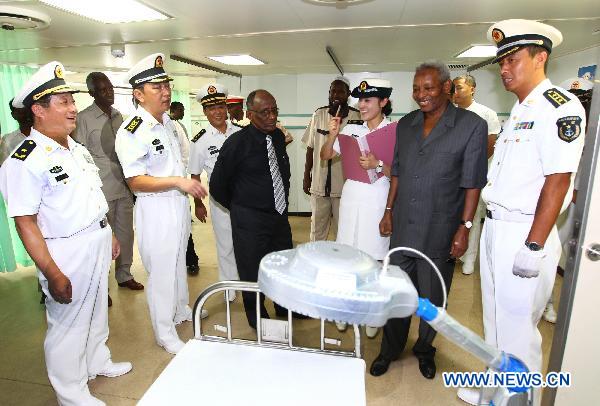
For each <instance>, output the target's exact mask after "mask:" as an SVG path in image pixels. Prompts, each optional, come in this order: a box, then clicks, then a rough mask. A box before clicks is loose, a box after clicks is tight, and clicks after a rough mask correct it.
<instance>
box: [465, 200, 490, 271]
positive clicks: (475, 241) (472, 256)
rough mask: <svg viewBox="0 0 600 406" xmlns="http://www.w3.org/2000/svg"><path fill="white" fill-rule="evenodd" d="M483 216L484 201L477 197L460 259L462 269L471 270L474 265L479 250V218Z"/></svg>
mask: <svg viewBox="0 0 600 406" xmlns="http://www.w3.org/2000/svg"><path fill="white" fill-rule="evenodd" d="M483 217H485V203H484V202H483V201H482V200H481V199H479V203H478V204H477V210H476V211H475V216H473V226H472V227H471V230H470V231H469V246H468V247H467V251H466V252H465V253H464V255H463V256H462V257H460V260H461V261H462V262H463V271H464V270H466V271H471V270H473V268H474V267H475V260H476V259H477V251H479V239H480V237H481V219H482V218H483Z"/></svg>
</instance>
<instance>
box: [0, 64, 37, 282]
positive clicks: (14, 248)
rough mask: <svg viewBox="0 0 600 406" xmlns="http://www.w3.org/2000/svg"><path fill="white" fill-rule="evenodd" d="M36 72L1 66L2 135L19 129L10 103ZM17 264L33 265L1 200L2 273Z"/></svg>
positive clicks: (0, 259)
mask: <svg viewBox="0 0 600 406" xmlns="http://www.w3.org/2000/svg"><path fill="white" fill-rule="evenodd" d="M35 72H36V69H33V68H29V67H27V66H16V65H0V126H2V134H7V133H9V132H12V131H14V130H16V129H17V128H18V124H17V122H16V121H15V120H13V118H12V117H11V115H10V109H9V107H8V102H9V101H10V99H12V98H13V97H15V95H16V93H17V92H18V91H19V89H21V87H22V86H23V85H24V84H25V81H27V79H29V78H30V77H31V75H33V74H34V73H35ZM16 264H20V265H23V266H29V265H33V261H32V260H31V258H29V255H27V251H25V248H24V247H23V244H22V243H21V239H20V238H19V236H18V235H17V230H16V229H15V223H14V221H13V219H11V218H8V217H7V215H6V205H5V202H4V200H3V199H0V272H12V271H14V270H15V269H16Z"/></svg>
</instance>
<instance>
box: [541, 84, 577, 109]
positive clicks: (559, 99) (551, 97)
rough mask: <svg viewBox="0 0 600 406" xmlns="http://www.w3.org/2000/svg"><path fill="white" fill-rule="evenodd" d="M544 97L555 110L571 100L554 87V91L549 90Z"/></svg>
mask: <svg viewBox="0 0 600 406" xmlns="http://www.w3.org/2000/svg"><path fill="white" fill-rule="evenodd" d="M544 97H545V98H546V100H548V101H549V102H550V104H552V105H553V106H554V107H555V108H558V107H560V106H562V105H563V104H565V103H567V102H568V101H569V100H571V99H570V98H569V97H568V96H566V95H565V94H563V93H562V92H561V91H560V90H558V89H557V88H555V87H553V88H552V89H548V90H546V91H545V92H544Z"/></svg>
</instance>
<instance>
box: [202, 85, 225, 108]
mask: <svg viewBox="0 0 600 406" xmlns="http://www.w3.org/2000/svg"><path fill="white" fill-rule="evenodd" d="M196 100H198V101H199V102H200V104H201V105H202V107H208V106H214V105H215V104H225V103H226V102H227V88H226V87H225V86H223V85H220V84H218V83H210V84H208V85H204V86H202V87H201V88H200V91H198V94H197V95H196Z"/></svg>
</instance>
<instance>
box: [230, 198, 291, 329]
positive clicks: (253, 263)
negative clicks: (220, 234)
mask: <svg viewBox="0 0 600 406" xmlns="http://www.w3.org/2000/svg"><path fill="white" fill-rule="evenodd" d="M230 216H231V233H232V237H233V250H234V254H235V261H236V264H237V269H238V273H239V275H240V280H242V281H249V282H256V281H257V280H258V267H259V265H260V261H261V259H262V258H263V257H264V256H265V255H267V254H269V253H271V252H274V251H281V250H286V249H290V248H292V247H293V246H292V230H291V228H290V223H289V222H288V218H287V213H284V214H283V215H280V214H277V213H265V212H262V211H259V210H254V209H250V208H247V207H243V206H236V205H232V206H231V209H230ZM242 296H243V298H244V308H245V310H246V317H247V318H248V323H249V324H250V325H251V326H253V327H256V294H255V293H251V292H242ZM264 301H265V297H264V295H262V294H261V299H260V309H261V317H269V316H268V313H267V310H266V308H265V305H264ZM275 312H276V314H277V315H278V316H287V310H286V309H285V308H283V307H281V306H279V305H277V304H275Z"/></svg>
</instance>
